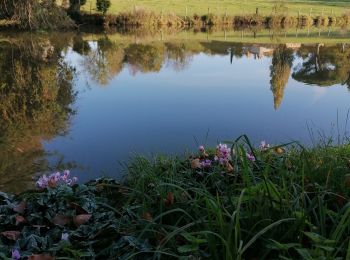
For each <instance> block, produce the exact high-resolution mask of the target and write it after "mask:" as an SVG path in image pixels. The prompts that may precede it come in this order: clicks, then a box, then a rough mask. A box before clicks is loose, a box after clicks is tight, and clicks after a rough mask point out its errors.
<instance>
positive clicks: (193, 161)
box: [191, 158, 201, 169]
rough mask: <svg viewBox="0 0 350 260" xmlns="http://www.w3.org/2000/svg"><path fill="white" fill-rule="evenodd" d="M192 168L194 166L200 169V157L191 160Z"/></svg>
mask: <svg viewBox="0 0 350 260" xmlns="http://www.w3.org/2000/svg"><path fill="white" fill-rule="evenodd" d="M191 168H192V169H199V168H201V163H200V160H199V159H198V158H197V159H194V160H192V162H191Z"/></svg>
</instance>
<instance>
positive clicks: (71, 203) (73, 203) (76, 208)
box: [69, 202, 88, 215]
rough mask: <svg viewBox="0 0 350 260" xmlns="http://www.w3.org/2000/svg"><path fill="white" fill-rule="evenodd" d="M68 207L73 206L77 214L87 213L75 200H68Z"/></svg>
mask: <svg viewBox="0 0 350 260" xmlns="http://www.w3.org/2000/svg"><path fill="white" fill-rule="evenodd" d="M69 207H70V208H73V209H74V210H75V212H76V213H77V214H78V215H81V214H87V213H88V212H87V211H86V210H85V209H84V208H82V207H81V206H80V205H79V204H77V203H75V202H70V203H69Z"/></svg>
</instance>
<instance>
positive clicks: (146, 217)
mask: <svg viewBox="0 0 350 260" xmlns="http://www.w3.org/2000/svg"><path fill="white" fill-rule="evenodd" d="M142 219H144V220H148V221H152V219H153V218H152V214H151V213H149V212H143V213H142Z"/></svg>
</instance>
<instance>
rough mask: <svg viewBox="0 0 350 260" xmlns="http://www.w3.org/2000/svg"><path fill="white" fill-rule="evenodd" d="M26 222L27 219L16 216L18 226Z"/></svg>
mask: <svg viewBox="0 0 350 260" xmlns="http://www.w3.org/2000/svg"><path fill="white" fill-rule="evenodd" d="M23 222H26V219H25V218H24V217H22V216H21V215H17V216H16V225H18V224H20V223H23Z"/></svg>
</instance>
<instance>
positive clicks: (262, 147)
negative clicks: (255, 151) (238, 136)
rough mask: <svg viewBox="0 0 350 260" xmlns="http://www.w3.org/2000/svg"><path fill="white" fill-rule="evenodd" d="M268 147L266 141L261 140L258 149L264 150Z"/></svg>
mask: <svg viewBox="0 0 350 260" xmlns="http://www.w3.org/2000/svg"><path fill="white" fill-rule="evenodd" d="M269 148H270V145H269V144H268V143H266V141H261V143H260V150H261V151H266V150H268V149H269Z"/></svg>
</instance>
